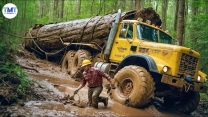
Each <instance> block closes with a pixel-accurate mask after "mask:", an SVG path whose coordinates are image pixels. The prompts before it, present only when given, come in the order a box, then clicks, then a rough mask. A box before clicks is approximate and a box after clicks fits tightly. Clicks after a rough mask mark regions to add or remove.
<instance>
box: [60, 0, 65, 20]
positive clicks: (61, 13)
mask: <svg viewBox="0 0 208 117" xmlns="http://www.w3.org/2000/svg"><path fill="white" fill-rule="evenodd" d="M60 9H61V10H60V15H59V18H63V14H64V0H61V8H60Z"/></svg>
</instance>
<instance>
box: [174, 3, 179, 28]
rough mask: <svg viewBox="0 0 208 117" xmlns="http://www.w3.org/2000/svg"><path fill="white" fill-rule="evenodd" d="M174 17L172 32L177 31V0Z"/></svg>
mask: <svg viewBox="0 0 208 117" xmlns="http://www.w3.org/2000/svg"><path fill="white" fill-rule="evenodd" d="M175 6H176V7H175V15H174V16H175V17H174V30H175V31H177V22H178V17H177V16H178V15H177V14H178V6H179V0H175Z"/></svg>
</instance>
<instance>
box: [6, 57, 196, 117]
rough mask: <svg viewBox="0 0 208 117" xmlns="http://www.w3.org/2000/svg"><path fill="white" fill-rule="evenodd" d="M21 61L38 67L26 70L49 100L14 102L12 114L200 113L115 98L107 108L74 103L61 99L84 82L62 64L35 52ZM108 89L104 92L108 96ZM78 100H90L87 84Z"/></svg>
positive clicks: (22, 63)
mask: <svg viewBox="0 0 208 117" xmlns="http://www.w3.org/2000/svg"><path fill="white" fill-rule="evenodd" d="M17 62H18V63H19V64H21V65H23V66H27V67H31V68H33V69H36V70H38V71H39V72H38V73H37V72H36V71H35V70H30V69H25V70H24V71H25V72H27V73H28V75H29V77H30V78H31V79H34V80H35V81H36V82H37V83H36V85H35V87H34V90H36V92H38V93H39V94H42V95H44V97H45V100H40V101H33V100H28V101H27V102H23V103H24V105H21V106H20V105H14V106H11V107H9V108H8V109H9V110H10V111H11V112H13V114H12V116H17V115H23V116H83V115H85V116H145V117H146V116H156V117H157V116H164V117H166V116H170V117H171V116H174V117H176V116H180V117H181V116H184V117H185V116H196V114H194V113H192V114H191V115H184V114H181V113H176V112H173V111H167V110H157V109H156V108H155V106H154V105H149V106H148V107H146V108H143V109H137V108H132V107H128V106H125V105H121V104H119V103H117V102H115V101H114V100H112V99H109V104H108V106H107V107H104V105H103V104H102V103H100V104H99V109H94V108H92V107H84V108H83V107H78V106H74V105H73V104H72V103H66V102H63V101H61V100H62V99H64V98H66V97H67V96H71V95H72V94H73V91H74V90H75V88H76V87H78V85H79V84H80V82H78V81H75V80H74V79H72V78H71V77H70V76H69V75H67V74H65V73H63V72H62V71H61V68H60V65H57V64H55V63H53V62H49V61H47V60H40V59H38V58H36V57H35V56H34V55H31V53H24V56H22V57H17ZM106 92H107V91H106V89H105V88H104V90H103V92H102V94H101V95H103V96H108V95H107V93H106ZM75 101H81V103H82V104H86V103H87V86H85V87H84V88H82V89H81V90H80V91H79V93H78V95H75Z"/></svg>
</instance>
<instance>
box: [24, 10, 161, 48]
mask: <svg viewBox="0 0 208 117" xmlns="http://www.w3.org/2000/svg"><path fill="white" fill-rule="evenodd" d="M116 14H117V13H113V14H108V15H105V16H95V17H91V18H87V19H80V20H73V21H68V22H61V23H55V24H48V25H42V24H36V25H35V26H34V27H33V28H31V29H30V30H29V31H28V32H27V33H26V37H29V38H31V37H32V38H34V41H35V42H36V43H37V44H38V45H39V46H40V47H41V48H43V49H44V50H49V51H51V50H59V49H62V48H63V47H64V45H63V43H62V42H72V43H79V42H82V43H89V42H94V43H97V44H98V45H100V46H103V45H105V43H106V42H107V39H108V35H109V33H110V28H111V25H112V22H113V21H114V20H115V17H116ZM138 17H141V18H143V19H144V22H145V21H146V20H147V19H149V20H152V22H153V23H154V22H155V24H156V23H157V21H160V22H161V20H160V18H159V15H158V14H157V13H156V12H155V11H154V10H153V9H152V8H144V9H141V10H137V11H129V12H123V13H122V18H121V19H137V18H138ZM33 46H35V45H34V43H33V42H32V40H31V39H25V47H26V48H30V47H33Z"/></svg>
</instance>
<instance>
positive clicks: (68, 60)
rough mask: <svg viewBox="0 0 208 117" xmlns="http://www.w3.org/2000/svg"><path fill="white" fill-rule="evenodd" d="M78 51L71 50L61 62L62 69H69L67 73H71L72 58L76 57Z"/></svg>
mask: <svg viewBox="0 0 208 117" xmlns="http://www.w3.org/2000/svg"><path fill="white" fill-rule="evenodd" d="M75 53H76V51H75V50H69V51H68V52H67V54H66V55H65V56H64V59H63V61H62V64H61V69H62V71H67V73H68V74H69V73H70V70H71V69H70V68H71V64H72V60H73V58H74V55H75Z"/></svg>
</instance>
